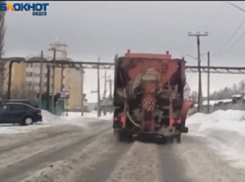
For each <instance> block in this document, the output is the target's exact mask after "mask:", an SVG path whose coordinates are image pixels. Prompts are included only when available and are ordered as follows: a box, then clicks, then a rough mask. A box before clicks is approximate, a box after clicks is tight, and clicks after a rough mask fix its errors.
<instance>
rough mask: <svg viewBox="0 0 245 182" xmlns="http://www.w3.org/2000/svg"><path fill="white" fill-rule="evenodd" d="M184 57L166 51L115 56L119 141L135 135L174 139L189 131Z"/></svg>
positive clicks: (116, 116) (114, 122) (115, 102)
mask: <svg viewBox="0 0 245 182" xmlns="http://www.w3.org/2000/svg"><path fill="white" fill-rule="evenodd" d="M185 63H186V62H185V61H184V59H172V57H171V55H170V54H169V53H168V52H167V53H166V54H142V53H130V51H128V52H127V53H126V54H125V56H124V57H119V58H117V57H116V58H115V83H114V87H115V88H114V99H113V104H114V108H115V109H114V117H113V129H114V134H115V135H116V136H117V138H118V140H119V141H127V142H128V141H131V140H132V139H133V138H134V136H147V137H150V136H151V137H152V136H153V137H154V138H155V137H156V138H160V139H164V140H165V139H170V141H174V139H175V140H176V141H177V142H178V143H180V142H181V133H188V128H187V127H186V126H185V120H186V116H187V112H188V110H189V108H190V107H191V106H192V102H191V101H190V100H185V99H184V87H185V84H186V77H185Z"/></svg>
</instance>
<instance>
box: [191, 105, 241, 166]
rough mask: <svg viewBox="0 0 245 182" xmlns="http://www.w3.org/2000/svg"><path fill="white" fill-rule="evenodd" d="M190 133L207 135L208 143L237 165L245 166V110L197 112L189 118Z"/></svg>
mask: <svg viewBox="0 0 245 182" xmlns="http://www.w3.org/2000/svg"><path fill="white" fill-rule="evenodd" d="M187 126H188V127H189V130H190V133H192V134H201V135H204V136H206V137H207V142H208V144H209V145H210V146H211V147H213V148H215V149H217V151H218V152H219V153H220V154H221V155H224V156H225V158H226V159H227V160H229V161H231V162H232V165H234V166H235V167H244V168H245V156H244V153H245V146H244V144H243V143H244V140H245V132H244V131H245V112H244V111H234V110H227V111H221V110H219V111H216V112H214V113H212V114H202V113H197V114H194V115H193V116H191V117H190V118H188V119H187Z"/></svg>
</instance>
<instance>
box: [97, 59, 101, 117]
mask: <svg viewBox="0 0 245 182" xmlns="http://www.w3.org/2000/svg"><path fill="white" fill-rule="evenodd" d="M99 62H100V58H98V63H99ZM97 77H98V81H97V83H98V85H97V90H98V106H97V107H98V108H97V109H98V117H100V116H101V110H100V65H99V64H98V68H97Z"/></svg>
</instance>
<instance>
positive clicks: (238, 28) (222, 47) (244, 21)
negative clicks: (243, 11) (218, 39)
mask: <svg viewBox="0 0 245 182" xmlns="http://www.w3.org/2000/svg"><path fill="white" fill-rule="evenodd" d="M244 23H245V18H244V19H243V20H242V22H241V23H240V24H239V26H238V27H237V28H236V30H235V32H233V34H232V35H231V36H230V37H229V39H228V40H227V41H226V42H225V43H224V44H223V46H221V48H220V49H219V50H217V51H216V52H215V53H214V54H213V55H212V56H213V57H214V56H215V55H217V54H218V53H219V52H220V51H222V50H223V49H224V48H225V46H226V45H227V44H228V43H229V42H230V41H231V40H232V38H233V37H234V36H235V35H236V34H237V32H238V31H239V30H240V28H241V27H242V26H243V24H244Z"/></svg>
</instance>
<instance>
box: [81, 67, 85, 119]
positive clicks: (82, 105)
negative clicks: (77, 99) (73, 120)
mask: <svg viewBox="0 0 245 182" xmlns="http://www.w3.org/2000/svg"><path fill="white" fill-rule="evenodd" d="M83 74H84V71H83V67H81V77H82V79H81V80H82V83H81V94H82V99H81V115H82V116H83V114H84V99H85V98H84V97H83V81H84V75H83Z"/></svg>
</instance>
